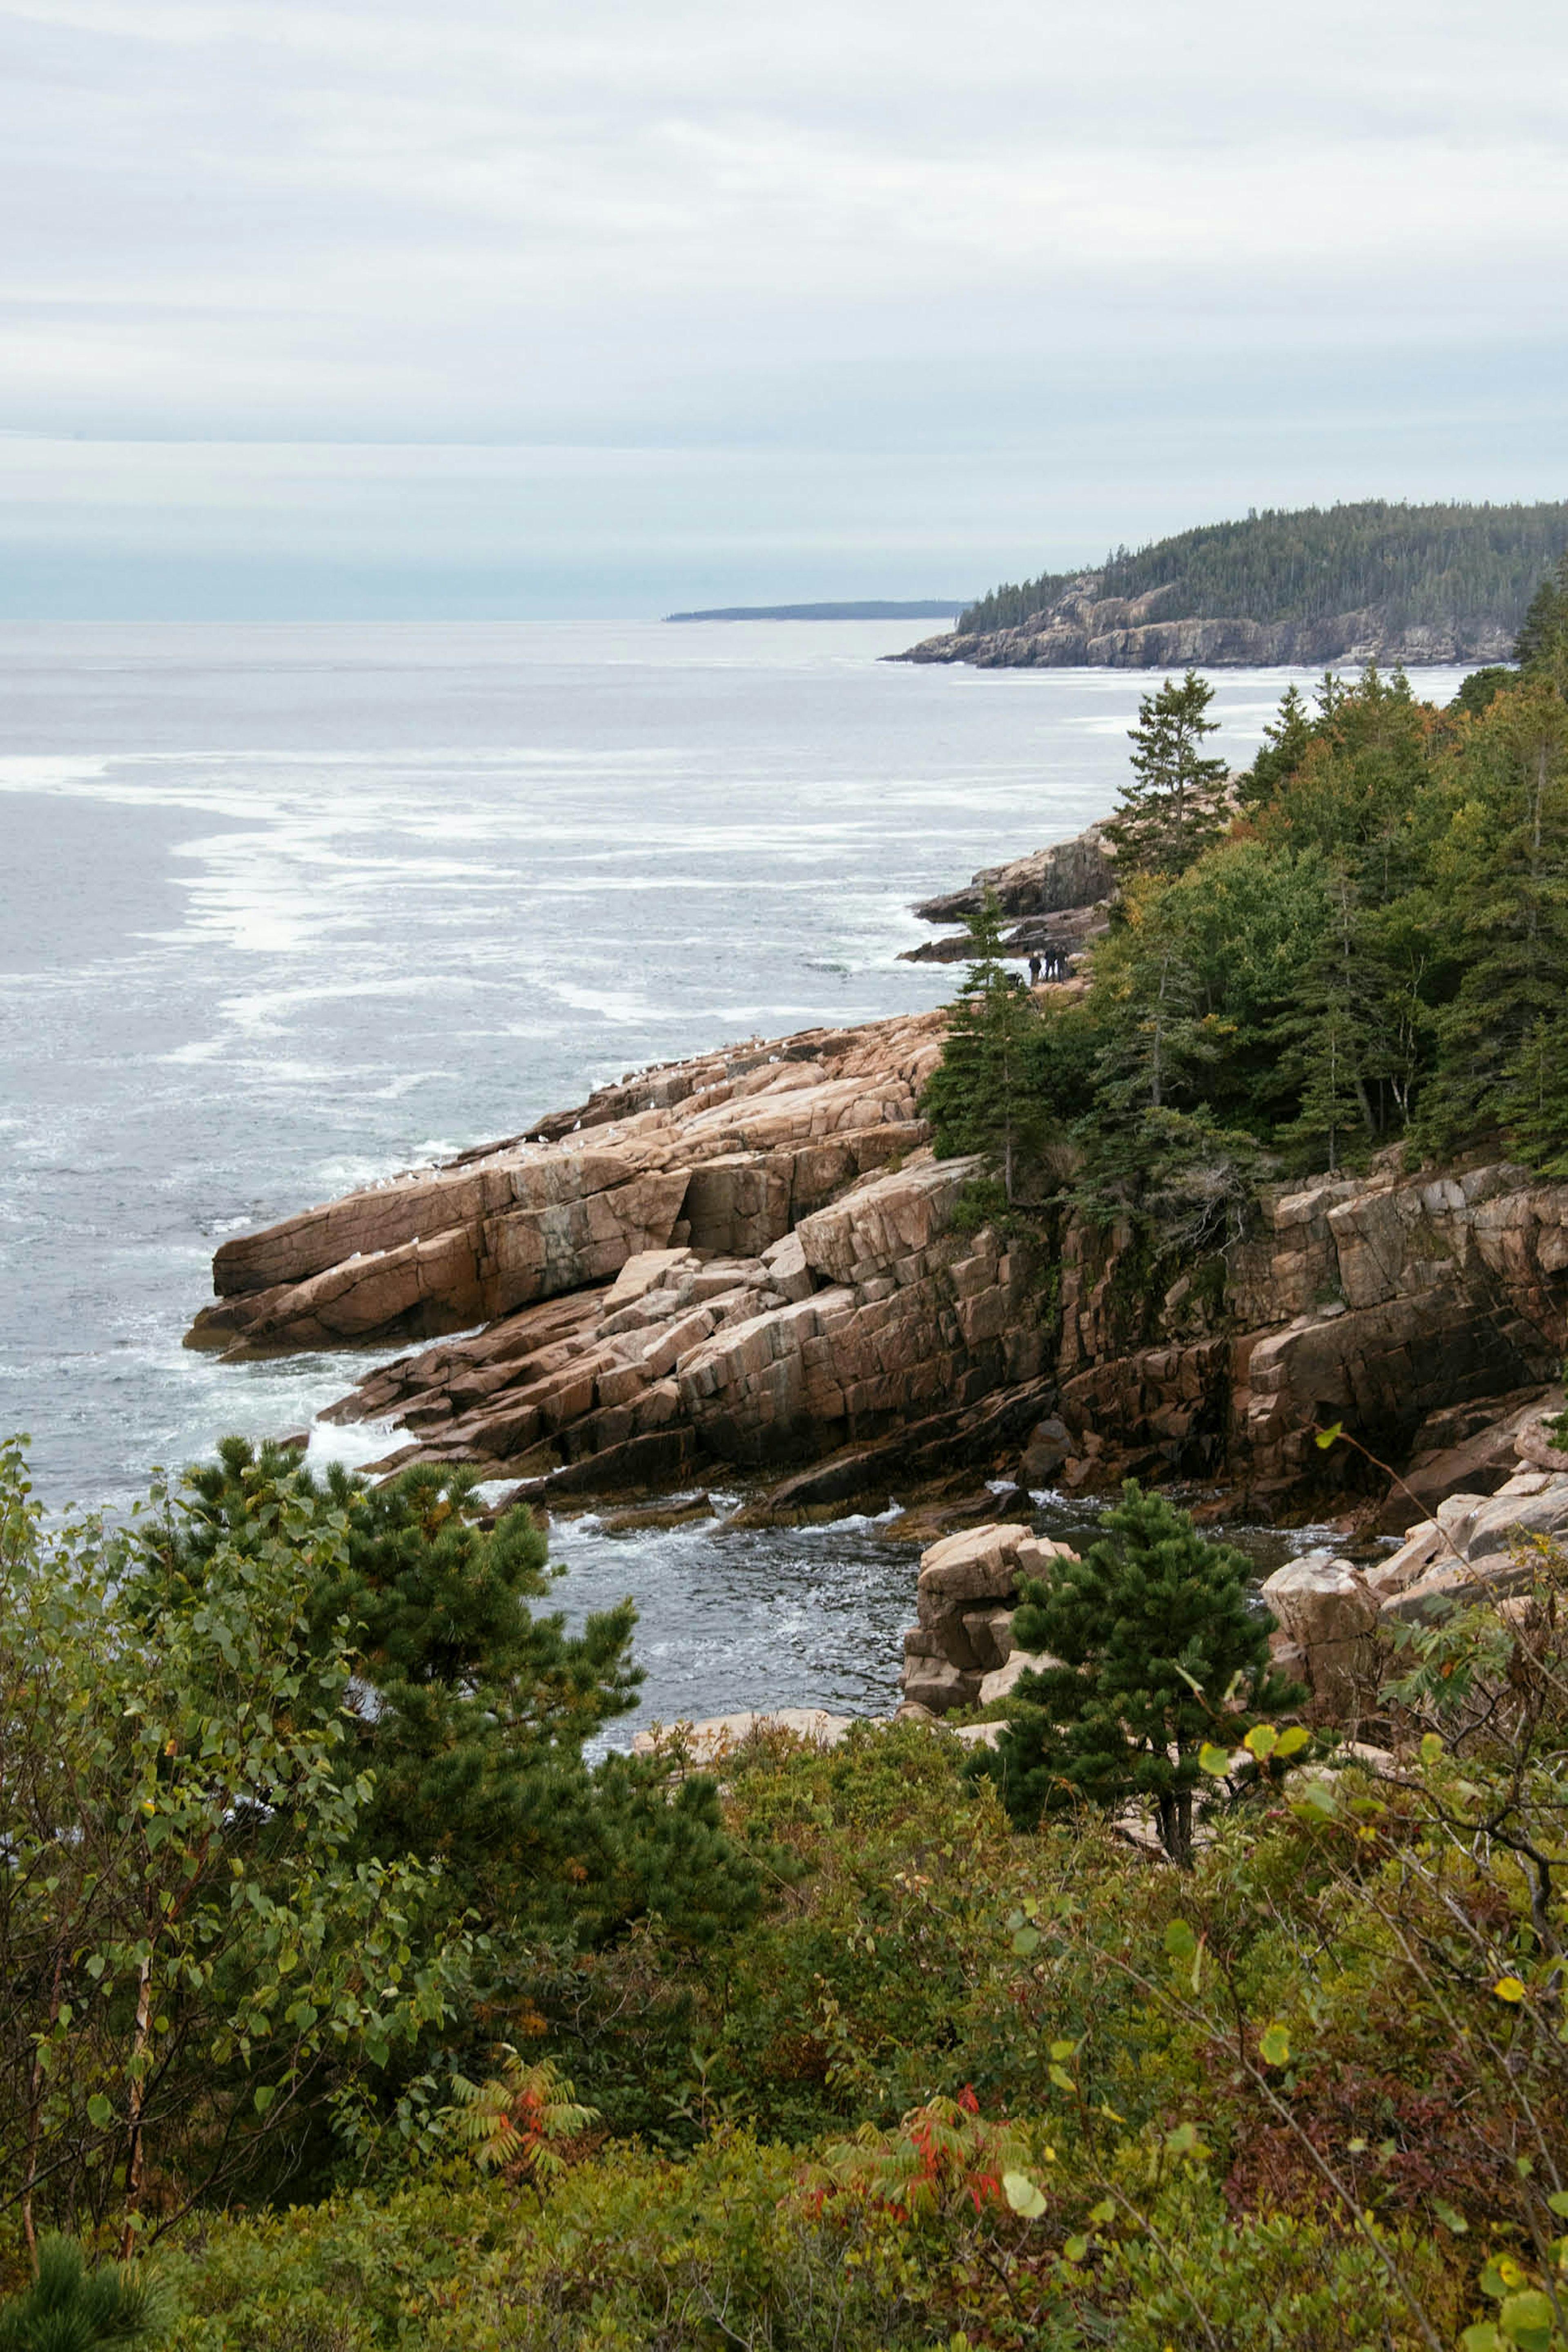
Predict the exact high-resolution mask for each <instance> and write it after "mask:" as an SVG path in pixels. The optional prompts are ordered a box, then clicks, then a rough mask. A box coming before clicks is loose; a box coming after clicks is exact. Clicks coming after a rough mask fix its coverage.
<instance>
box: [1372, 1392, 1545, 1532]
mask: <svg viewBox="0 0 1568 2352" xmlns="http://www.w3.org/2000/svg"><path fill="white" fill-rule="evenodd" d="M1550 1393H1551V1392H1550V1391H1548V1390H1546V1389H1544V1388H1532V1389H1525V1390H1522V1391H1515V1392H1514V1393H1513V1394H1512V1395H1510V1396H1506V1397H1497V1398H1490V1399H1488V1400H1485V1401H1483V1402H1478V1403H1471V1404H1461V1405H1449V1406H1446V1407H1445V1408H1443V1410H1442V1411H1440V1412H1436V1413H1428V1414H1427V1416H1426V1420H1425V1421H1424V1422H1423V1423H1422V1424H1421V1426H1420V1428H1419V1429H1418V1430H1417V1431H1416V1433H1415V1438H1414V1440H1413V1452H1412V1456H1411V1460H1410V1463H1409V1465H1408V1467H1407V1468H1406V1469H1405V1472H1404V1473H1403V1475H1401V1476H1400V1477H1398V1478H1395V1479H1394V1480H1393V1481H1392V1482H1391V1483H1390V1486H1389V1489H1388V1495H1387V1498H1386V1500H1385V1501H1384V1507H1383V1510H1382V1513H1381V1515H1380V1517H1379V1519H1378V1525H1379V1527H1380V1528H1385V1529H1387V1530H1388V1531H1389V1532H1390V1533H1391V1534H1397V1533H1400V1532H1402V1531H1403V1530H1404V1529H1405V1528H1409V1527H1411V1526H1412V1525H1413V1524H1414V1523H1415V1521H1417V1520H1419V1519H1422V1518H1426V1517H1430V1516H1431V1514H1432V1513H1433V1512H1434V1511H1435V1510H1436V1507H1437V1506H1438V1504H1439V1503H1442V1502H1446V1501H1447V1497H1448V1496H1450V1495H1458V1494H1470V1495H1493V1494H1495V1493H1496V1492H1497V1490H1498V1488H1499V1487H1500V1486H1501V1485H1502V1484H1503V1482H1504V1480H1505V1479H1507V1478H1509V1477H1510V1476H1511V1475H1512V1474H1513V1471H1514V1468H1515V1466H1516V1465H1517V1463H1518V1460H1519V1453H1520V1445H1521V1441H1524V1440H1526V1439H1527V1436H1528V1435H1529V1434H1531V1433H1533V1432H1535V1431H1536V1430H1538V1429H1539V1426H1540V1423H1541V1419H1542V1412H1543V1410H1544V1409H1545V1404H1546V1400H1547V1398H1548V1396H1549V1395H1550ZM1562 1466H1563V1469H1565V1470H1568V1456H1565V1457H1564V1459H1563V1465H1562Z"/></svg>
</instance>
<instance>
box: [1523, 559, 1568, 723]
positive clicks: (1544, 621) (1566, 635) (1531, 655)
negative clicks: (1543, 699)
mask: <svg viewBox="0 0 1568 2352" xmlns="http://www.w3.org/2000/svg"><path fill="white" fill-rule="evenodd" d="M1513 657H1514V659H1515V661H1516V662H1518V663H1519V664H1520V666H1521V668H1523V669H1528V670H1534V671H1536V672H1537V673H1538V674H1540V673H1548V672H1549V673H1550V674H1551V675H1552V679H1553V681H1554V683H1555V684H1556V686H1557V688H1558V690H1559V691H1560V692H1563V691H1568V555H1563V556H1560V557H1559V558H1558V561H1557V562H1556V563H1555V564H1554V566H1553V567H1552V570H1551V572H1548V573H1547V575H1546V578H1545V579H1544V580H1543V581H1542V583H1541V585H1540V587H1539V588H1538V589H1537V590H1536V592H1535V594H1534V596H1533V597H1532V598H1531V604H1530V610H1529V611H1528V612H1527V613H1526V614H1525V616H1524V621H1523V624H1522V625H1521V629H1520V632H1519V641H1518V643H1517V644H1516V645H1515V646H1514V649H1513Z"/></svg>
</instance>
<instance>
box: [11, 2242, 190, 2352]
mask: <svg viewBox="0 0 1568 2352" xmlns="http://www.w3.org/2000/svg"><path fill="white" fill-rule="evenodd" d="M168 2324H169V2315H168V2311H167V2307H166V2305H165V2304H164V2301H163V2297H162V2296H161V2295H160V2294H158V2293H157V2291H156V2289H155V2288H154V2287H153V2284H152V2283H151V2281H150V2280H149V2279H147V2278H146V2276H145V2275H143V2274H142V2273H138V2272H136V2271H133V2270H126V2269H121V2268H119V2267H117V2266H113V2265H110V2264H104V2265H102V2266H101V2267H100V2268H99V2269H97V2270H92V2271H89V2269H88V2266H87V2263H86V2260H85V2258H84V2256H83V2254H82V2251H81V2248H80V2247H79V2245H78V2244H77V2243H76V2242H75V2240H74V2239H71V2238H62V2237H47V2238H45V2239H44V2240H43V2241H42V2242H41V2243H40V2245H39V2247H38V2254H37V2267H36V2270H35V2273H34V2277H33V2283H32V2284H31V2285H30V2286H29V2287H28V2288H26V2291H25V2292H24V2293H23V2294H16V2295H13V2296H12V2297H11V2299H10V2301H9V2302H8V2303H3V2304H0V2352H98V2347H99V2346H100V2345H110V2344H124V2345H138V2344H154V2343H156V2342H157V2341H158V2339H159V2337H160V2336H163V2334H164V2333H165V2331H166V2329H167V2326H168Z"/></svg>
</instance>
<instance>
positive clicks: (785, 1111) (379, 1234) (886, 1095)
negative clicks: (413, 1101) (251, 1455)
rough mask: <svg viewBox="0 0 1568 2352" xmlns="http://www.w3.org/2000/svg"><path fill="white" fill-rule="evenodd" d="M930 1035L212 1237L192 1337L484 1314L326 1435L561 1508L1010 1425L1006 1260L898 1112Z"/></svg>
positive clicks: (637, 1086) (258, 1347) (316, 1335)
mask: <svg viewBox="0 0 1568 2352" xmlns="http://www.w3.org/2000/svg"><path fill="white" fill-rule="evenodd" d="M941 1035H942V1015H941V1014H927V1015H922V1016H918V1017H916V1018H914V1019H911V1020H908V1021H903V1022H883V1023H877V1024H870V1025H869V1026H868V1027H866V1028H864V1029H857V1030H849V1031H838V1032H830V1031H825V1030H816V1031H808V1032H806V1033H805V1034H803V1035H800V1036H796V1037H791V1038H784V1039H779V1040H776V1041H773V1043H771V1044H765V1045H763V1044H753V1045H750V1046H748V1047H746V1048H744V1049H742V1051H740V1052H736V1053H731V1054H728V1055H712V1056H708V1057H704V1058H701V1059H700V1060H697V1061H693V1062H689V1063H684V1064H680V1065H677V1066H673V1067H670V1068H666V1069H662V1070H657V1071H653V1072H650V1073H648V1074H647V1075H646V1076H643V1077H641V1078H639V1079H637V1080H636V1081H633V1082H629V1083H627V1084H626V1085H623V1086H621V1087H614V1088H609V1089H606V1090H605V1092H604V1093H602V1094H600V1095H596V1096H595V1097H594V1098H593V1099H592V1100H591V1101H590V1102H589V1103H587V1104H585V1105H584V1106H583V1107H582V1108H581V1109H580V1110H578V1111H576V1112H573V1113H568V1114H564V1115H563V1116H561V1117H558V1118H553V1119H547V1120H545V1121H543V1122H542V1124H541V1125H540V1127H538V1128H537V1129H534V1130H533V1131H532V1133H531V1134H530V1135H529V1136H527V1137H523V1138H517V1139H510V1140H509V1141H507V1142H505V1143H501V1144H498V1145H495V1146H493V1147H491V1148H489V1149H488V1150H483V1151H479V1152H470V1153H468V1154H466V1155H465V1157H464V1158H463V1160H460V1161H457V1162H454V1163H452V1164H451V1165H449V1166H447V1167H445V1168H441V1169H437V1170H434V1171H430V1172H429V1173H427V1174H422V1175H417V1176H413V1177H409V1178H406V1179H404V1180H402V1181H398V1182H395V1183H391V1184H387V1185H384V1186H380V1187H376V1188H374V1189H371V1190H368V1191H364V1192H357V1193H353V1194H350V1195H349V1196H348V1197H347V1198H346V1199H344V1200H342V1201H339V1202H332V1203H331V1204H329V1205H328V1206H326V1207H323V1208H320V1209H313V1210H310V1211H307V1212H306V1213H304V1214H303V1215H301V1216H299V1217H295V1218H291V1219H289V1221H288V1222H287V1223H284V1224H281V1225H278V1226H274V1227H272V1228H270V1229H269V1230H268V1232H266V1233H259V1234H247V1235H246V1236H244V1237H242V1238H240V1239H237V1240H236V1241H234V1242H231V1243H228V1244H225V1246H224V1248H223V1249H221V1250H220V1251H219V1253H218V1255H217V1258H216V1261H215V1267H214V1273H215V1280H216V1286H217V1288H218V1290H219V1293H220V1297H219V1300H218V1303H217V1304H216V1305H215V1306H214V1307H209V1308H207V1309H205V1311H204V1312H203V1314H202V1315H201V1316H199V1317H198V1318H197V1320H196V1323H195V1326H194V1328H193V1329H192V1331H191V1333H190V1334H189V1341H190V1344H192V1345H195V1346H216V1347H219V1348H222V1349H224V1350H225V1352H226V1353H227V1354H228V1355H230V1356H237V1357H245V1356H254V1355H258V1354H262V1353H276V1352H279V1351H281V1350H284V1349H295V1348H309V1347H319V1346H321V1345H322V1344H323V1343H324V1342H326V1343H331V1342H334V1341H335V1342H337V1343H338V1344H342V1341H344V1340H345V1339H352V1340H361V1341H365V1340H379V1341H382V1342H384V1341H385V1340H387V1339H396V1338H398V1337H400V1336H403V1335H405V1334H406V1335H409V1336H415V1335H419V1336H429V1335H432V1334H437V1333H441V1332H450V1331H457V1330H459V1329H465V1328H468V1327H471V1326H472V1325H473V1324H475V1323H481V1322H482V1323H483V1324H484V1325H485V1327H486V1328H484V1329H483V1330H481V1331H480V1332H479V1333H478V1334H477V1335H471V1336H469V1337H467V1338H464V1339H454V1340H451V1341H449V1342H447V1343H446V1344H444V1345H441V1346H437V1347H435V1348H430V1349H424V1350H422V1351H421V1352H419V1353H417V1354H416V1355H414V1356H412V1357H410V1358H407V1359H405V1360H403V1361H401V1362H399V1363H397V1364H395V1365H392V1366H390V1367H387V1368H386V1369H384V1370H378V1371H376V1372H374V1373H373V1374H371V1375H370V1376H369V1377H368V1378H367V1379H366V1380H365V1381H363V1382H362V1383H361V1385H360V1387H359V1388H358V1389H357V1390H356V1391H354V1392H353V1395H352V1396H350V1397H348V1398H346V1399H345V1400H343V1402H342V1404H341V1405H339V1406H338V1407H337V1408H336V1412H335V1417H337V1418H339V1419H342V1420H364V1419H385V1420H388V1421H395V1422H396V1423H399V1424H400V1425H401V1426H402V1427H403V1428H405V1430H406V1431H407V1432H408V1433H409V1434H410V1439H411V1442H410V1443H409V1444H407V1445H405V1446H404V1447H403V1448H402V1449H400V1450H399V1451H398V1452H397V1453H396V1454H395V1455H393V1456H392V1457H391V1459H393V1460H395V1461H397V1462H399V1463H401V1462H405V1461H429V1462H443V1461H463V1462H477V1463H479V1464H480V1465H483V1466H484V1467H485V1468H486V1469H487V1470H488V1471H489V1473H490V1474H491V1475H498V1474H503V1473H504V1474H507V1475H516V1476H518V1477H520V1478H522V1479H527V1480H540V1481H543V1482H547V1483H548V1485H549V1486H550V1489H551V1491H560V1492H576V1491H585V1490H614V1489H616V1488H626V1487H641V1486H658V1485H661V1484H668V1483H670V1482H671V1481H673V1480H676V1479H678V1478H679V1476H680V1475H682V1473H683V1472H684V1471H685V1470H686V1468H687V1467H688V1466H689V1465H690V1464H692V1463H693V1462H695V1461H696V1460H698V1459H699V1458H707V1459H709V1460H713V1459H717V1460H720V1461H723V1462H729V1463H734V1464H743V1465H764V1464H788V1463H798V1462H808V1461H812V1460H815V1459H816V1458H817V1457H819V1456H820V1455H822V1454H824V1453H826V1452H831V1451H832V1450H833V1449H834V1448H836V1447H839V1446H841V1445H843V1444H845V1443H846V1442H847V1441H848V1442H850V1443H852V1444H865V1443H866V1442H868V1441H874V1440H878V1439H881V1438H884V1437H885V1436H886V1435H887V1434H888V1433H889V1432H899V1433H905V1434H908V1433H911V1432H913V1431H916V1430H922V1429H923V1430H924V1436H923V1438H922V1439H921V1441H920V1442H921V1443H925V1444H935V1443H938V1442H939V1441H945V1440H949V1439H956V1438H958V1437H960V1436H961V1435H962V1432H961V1431H960V1430H959V1428H958V1424H959V1423H962V1422H963V1420H964V1416H965V1414H966V1412H967V1411H968V1409H969V1408H971V1407H973V1406H975V1405H977V1404H978V1403H979V1402H980V1401H981V1400H982V1399H984V1398H987V1397H989V1396H991V1395H993V1394H994V1393H995V1392H997V1391H1005V1393H1006V1394H1007V1395H1008V1397H1009V1398H1021V1400H1022V1408H1023V1420H1024V1423H1025V1424H1027V1423H1028V1422H1029V1421H1030V1420H1031V1419H1033V1418H1037V1416H1038V1412H1040V1411H1042V1410H1043V1409H1044V1407H1043V1404H1042V1403H1041V1402H1039V1400H1038V1399H1037V1397H1036V1396H1035V1395H1034V1393H1033V1390H1032V1388H1031V1383H1034V1382H1035V1381H1037V1377H1038V1374H1039V1370H1040V1366H1041V1360H1042V1356H1043V1351H1044V1338H1043V1335H1042V1333H1041V1332H1040V1330H1039V1328H1038V1325H1037V1320H1036V1318H1033V1317H1032V1316H1031V1314H1030V1311H1029V1303H1028V1297H1027V1292H1026V1267H1025V1265H1024V1263H1023V1261H1022V1259H1021V1258H1020V1256H1019V1255H1017V1254H1016V1252H1013V1251H1010V1250H1009V1249H1008V1248H1007V1247H1006V1246H1005V1244H1003V1243H1002V1242H1000V1241H999V1240H998V1239H997V1238H996V1237H995V1236H994V1235H993V1234H989V1233H980V1234H969V1233H965V1232H963V1231H959V1230H954V1227H953V1211H954V1209H955V1206H956V1204H957V1202H958V1201H959V1199H960V1196H961V1195H962V1193H963V1189H964V1187H965V1185H966V1184H967V1182H968V1181H969V1180H970V1179H971V1178H972V1177H973V1175H974V1174H975V1173H977V1172H978V1171H977V1167H976V1164H975V1163H973V1162H971V1161H967V1160H957V1161H951V1162H948V1163H946V1164H943V1165H941V1166H939V1165H937V1164H935V1163H934V1162H933V1161H932V1160H931V1154H930V1151H929V1150H928V1149H927V1148H926V1129H925V1126H924V1124H923V1122H922V1121H921V1118H920V1117H919V1113H918V1109H917V1097H918V1096H919V1092H920V1089H921V1086H922V1084H923V1083H924V1080H925V1078H926V1076H928V1075H929V1073H930V1071H931V1067H932V1066H933V1065H934V1063H935V1061H936V1059H937V1057H938V1055H939V1054H940V1052H941ZM1004 1417H1005V1416H1004ZM983 1418H984V1417H983ZM1015 1419H1016V1415H1015ZM927 1423H934V1425H933V1426H931V1427H929V1428H927V1427H926V1426H925V1425H926V1424H927ZM883 1499H885V1497H884V1498H883Z"/></svg>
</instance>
